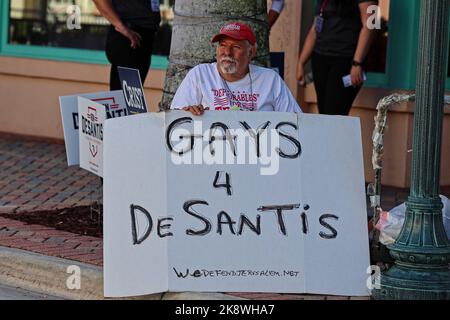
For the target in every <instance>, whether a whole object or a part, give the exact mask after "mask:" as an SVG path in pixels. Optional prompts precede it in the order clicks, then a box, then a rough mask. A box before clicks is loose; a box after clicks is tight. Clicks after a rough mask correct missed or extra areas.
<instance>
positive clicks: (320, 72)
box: [311, 53, 329, 114]
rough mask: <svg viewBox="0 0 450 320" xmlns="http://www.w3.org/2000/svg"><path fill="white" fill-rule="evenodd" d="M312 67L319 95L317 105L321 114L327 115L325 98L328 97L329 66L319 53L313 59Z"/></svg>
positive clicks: (314, 54)
mask: <svg viewBox="0 0 450 320" xmlns="http://www.w3.org/2000/svg"><path fill="white" fill-rule="evenodd" d="M311 67H312V72H313V80H314V88H315V90H316V95H317V105H318V108H319V113H320V114H326V109H325V97H326V95H327V92H326V90H327V79H328V73H329V66H328V62H327V60H326V58H325V57H324V56H322V55H319V54H317V53H313V55H312V57H311Z"/></svg>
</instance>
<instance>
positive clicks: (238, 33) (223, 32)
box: [211, 22, 256, 45]
mask: <svg viewBox="0 0 450 320" xmlns="http://www.w3.org/2000/svg"><path fill="white" fill-rule="evenodd" d="M223 36H226V37H230V38H233V39H235V40H248V41H249V42H250V44H251V45H254V44H255V43H256V38H255V35H254V34H253V31H252V29H251V28H250V27H249V26H248V25H246V24H245V23H242V22H230V23H227V24H226V25H224V26H223V27H222V28H220V31H219V33H218V34H216V35H215V36H214V37H213V38H212V39H211V42H217V41H219V40H220V39H221V38H222V37H223Z"/></svg>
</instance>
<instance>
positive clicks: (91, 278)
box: [0, 135, 450, 300]
mask: <svg viewBox="0 0 450 320" xmlns="http://www.w3.org/2000/svg"><path fill="white" fill-rule="evenodd" d="M382 190H383V194H382V197H381V199H382V205H383V207H384V208H388V209H389V208H392V207H394V206H395V205H396V204H399V203H401V202H404V201H405V200H406V198H407V196H408V190H403V189H395V188H383V189H382ZM444 192H446V193H444V194H446V195H447V196H448V195H449V194H450V188H448V189H447V190H444ZM100 197H101V186H100V179H99V178H98V177H96V176H95V175H93V174H90V173H88V172H87V171H84V170H82V169H79V168H78V167H70V168H68V167H67V162H66V156H65V148H64V145H62V144H51V143H44V142H36V141H27V140H23V139H18V138H17V137H6V136H1V135H0V214H5V213H6V214H9V215H8V217H10V218H2V217H0V247H8V248H11V249H8V250H6V249H5V248H0V252H1V257H0V261H1V262H0V282H1V281H5V283H6V284H11V285H17V284H21V286H22V287H24V288H27V289H32V290H36V289H40V290H41V291H42V292H44V293H46V294H50V295H59V296H62V297H68V298H73V299H100V298H102V297H103V295H102V279H103V276H102V265H103V240H102V239H101V238H96V237H90V236H82V235H78V234H74V233H70V232H67V231H61V230H56V229H54V228H50V227H46V226H41V225H31V224H26V223H23V222H20V221H18V220H15V219H14V217H17V216H18V215H20V213H21V212H22V213H23V212H27V211H41V210H42V211H44V210H52V209H64V208H71V207H75V206H86V205H91V204H92V203H94V202H96V201H98V200H99V199H100ZM74 264H75V265H79V266H82V269H83V270H86V271H85V272H84V273H85V274H86V277H87V278H86V279H88V281H86V283H89V285H88V286H87V287H86V289H83V290H81V291H79V290H78V291H76V290H75V291H70V290H69V291H68V289H67V288H66V287H65V279H67V277H68V274H67V272H66V271H67V270H66V268H67V266H69V265H74ZM145 298H150V299H161V298H165V299H205V298H207V299H215V298H220V299H224V298H226V299H237V298H243V299H265V300H270V299H283V300H287V299H296V300H304V299H314V300H317V299H321V300H326V299H344V300H345V299H352V297H335V296H315V295H296V294H295V295H294V294H271V293H230V294H228V295H224V294H220V293H217V294H194V293H184V294H172V293H170V294H164V295H159V296H158V295H156V296H150V297H145ZM358 299H360V298H358ZM365 299H368V297H366V298H365Z"/></svg>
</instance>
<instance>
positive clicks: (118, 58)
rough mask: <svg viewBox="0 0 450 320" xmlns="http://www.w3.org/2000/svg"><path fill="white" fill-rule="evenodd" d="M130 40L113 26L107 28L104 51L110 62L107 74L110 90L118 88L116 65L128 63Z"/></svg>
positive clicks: (124, 65)
mask: <svg viewBox="0 0 450 320" xmlns="http://www.w3.org/2000/svg"><path fill="white" fill-rule="evenodd" d="M131 51H132V48H131V47H130V40H128V39H127V38H126V37H124V36H123V35H122V34H120V33H119V32H117V31H116V30H115V29H114V28H113V27H110V28H109V30H108V35H107V37H106V46H105V53H106V57H107V58H108V61H109V62H110V63H111V72H110V76H109V87H110V90H120V89H121V87H122V86H121V85H120V80H119V73H118V72H117V67H118V66H123V67H126V66H128V65H129V59H130V56H131V54H132V52H131Z"/></svg>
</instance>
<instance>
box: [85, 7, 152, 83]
mask: <svg viewBox="0 0 450 320" xmlns="http://www.w3.org/2000/svg"><path fill="white" fill-rule="evenodd" d="M93 1H94V3H95V5H96V6H97V9H98V10H99V11H100V13H101V14H102V15H103V16H104V17H105V18H106V19H107V20H108V21H109V22H110V23H111V27H110V28H109V30H108V35H107V38H106V48H105V51H106V56H107V58H108V60H109V62H110V63H111V74H110V81H109V86H110V90H120V89H121V85H120V80H119V74H118V72H117V67H118V66H121V67H128V68H134V69H138V70H139V73H140V75H141V79H142V82H144V81H145V78H146V76H147V73H148V70H149V68H150V62H151V56H152V44H153V38H154V35H155V32H156V31H157V30H158V27H159V23H160V21H161V17H160V12H159V0H93Z"/></svg>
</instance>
